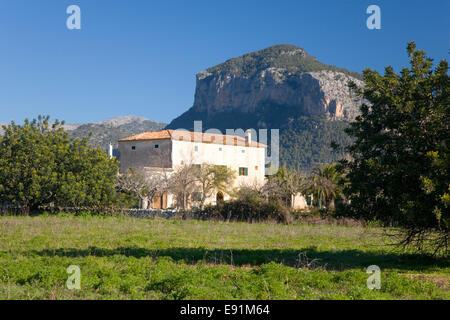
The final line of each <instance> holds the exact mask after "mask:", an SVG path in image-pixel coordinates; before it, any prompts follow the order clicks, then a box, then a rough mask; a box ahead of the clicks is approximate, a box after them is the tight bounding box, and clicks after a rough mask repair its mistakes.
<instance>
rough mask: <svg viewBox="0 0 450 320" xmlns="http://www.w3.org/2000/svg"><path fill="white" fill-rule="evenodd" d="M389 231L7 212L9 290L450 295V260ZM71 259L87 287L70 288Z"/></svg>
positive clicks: (189, 295)
mask: <svg viewBox="0 0 450 320" xmlns="http://www.w3.org/2000/svg"><path fill="white" fill-rule="evenodd" d="M388 240H389V239H388V238H387V237H385V236H384V235H383V232H382V230H381V229H378V228H363V227H341V226H330V225H316V226H313V225H307V224H295V225H277V224H246V223H221V222H202V221H195V220H163V219H154V220H146V219H134V218H125V217H72V216H64V215H60V216H41V217H0V299H449V297H450V294H449V280H450V263H449V261H448V260H445V259H443V258H440V259H434V258H430V257H428V256H422V255H416V254H413V253H403V252H401V251H400V250H399V249H397V248H396V247H393V246H392V245H390V244H389V241H388ZM70 265H78V266H79V267H80V269H81V289H80V290H69V289H67V288H66V280H67V278H68V276H69V275H68V274H67V272H66V269H67V267H68V266H70ZM369 265H378V266H379V267H380V268H381V289H380V290H369V289H368V288H367V286H366V281H367V278H368V277H369V275H368V274H367V273H366V268H367V267H368V266H369Z"/></svg>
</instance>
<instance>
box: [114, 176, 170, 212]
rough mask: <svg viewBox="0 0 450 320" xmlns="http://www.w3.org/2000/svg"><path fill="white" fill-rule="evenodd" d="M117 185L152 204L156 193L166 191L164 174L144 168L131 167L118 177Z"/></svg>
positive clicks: (143, 201)
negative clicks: (164, 188)
mask: <svg viewBox="0 0 450 320" xmlns="http://www.w3.org/2000/svg"><path fill="white" fill-rule="evenodd" d="M116 186H117V187H118V188H119V190H121V191H124V192H131V193H132V194H134V195H135V196H136V197H138V198H139V200H140V202H141V203H142V204H144V203H145V202H147V203H148V204H151V203H153V200H154V199H155V197H156V195H157V194H158V193H160V192H163V191H164V190H163V175H162V174H160V173H159V172H154V171H146V170H145V169H143V168H129V169H128V170H127V171H126V172H125V173H124V174H121V175H120V176H119V177H118V179H117V182H116ZM144 209H147V208H146V207H144Z"/></svg>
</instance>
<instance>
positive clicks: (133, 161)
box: [118, 130, 267, 208]
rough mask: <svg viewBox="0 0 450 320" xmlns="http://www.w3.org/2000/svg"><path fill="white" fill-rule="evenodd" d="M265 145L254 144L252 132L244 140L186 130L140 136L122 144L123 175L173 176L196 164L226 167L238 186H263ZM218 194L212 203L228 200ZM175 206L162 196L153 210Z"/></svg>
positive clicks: (169, 199)
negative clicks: (139, 171)
mask: <svg viewBox="0 0 450 320" xmlns="http://www.w3.org/2000/svg"><path fill="white" fill-rule="evenodd" d="M266 148H267V146H266V145H265V144H262V143H259V142H257V141H253V140H252V138H251V131H250V130H248V131H246V132H245V138H244V137H240V136H237V135H222V134H212V133H202V132H190V131H185V130H162V131H149V132H144V133H140V134H137V135H134V136H131V137H128V138H124V139H121V140H119V153H118V157H119V159H120V171H121V172H122V173H123V172H125V171H126V170H127V169H128V168H131V167H133V168H144V169H146V170H156V171H160V172H167V173H168V174H170V173H171V172H174V170H176V169H177V168H178V167H180V166H183V165H186V164H193V165H202V164H205V163H206V164H214V165H223V166H227V167H228V168H230V169H232V170H233V171H235V172H236V179H235V182H234V183H235V185H234V186H231V187H239V186H242V185H262V184H264V179H265V175H264V173H265V156H266ZM226 198H227V195H223V194H221V193H217V194H216V195H215V196H214V197H213V198H211V199H209V201H208V202H209V203H213V204H214V203H215V202H216V201H217V200H220V199H226ZM173 206H174V197H173V195H171V194H163V195H161V197H158V198H157V199H156V201H155V202H154V203H153V204H152V207H153V208H167V207H173Z"/></svg>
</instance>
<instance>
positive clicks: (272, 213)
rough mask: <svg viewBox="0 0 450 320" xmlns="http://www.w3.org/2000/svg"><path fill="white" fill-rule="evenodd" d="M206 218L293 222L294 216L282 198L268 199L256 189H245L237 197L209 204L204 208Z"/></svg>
mask: <svg viewBox="0 0 450 320" xmlns="http://www.w3.org/2000/svg"><path fill="white" fill-rule="evenodd" d="M203 217H204V218H206V219H218V220H224V221H243V222H250V223H253V222H264V221H272V222H278V223H292V222H293V220H294V218H293V216H292V214H291V212H290V211H289V209H288V208H286V207H285V206H284V205H283V203H282V202H281V201H280V200H271V201H266V200H265V199H264V198H263V197H261V196H260V195H259V194H258V193H257V192H256V191H254V192H252V191H251V190H245V191H243V192H242V193H241V194H240V195H239V196H238V198H237V199H235V200H231V201H226V202H222V203H218V204H217V205H216V206H207V207H205V209H204V210H203Z"/></svg>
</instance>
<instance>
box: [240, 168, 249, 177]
mask: <svg viewBox="0 0 450 320" xmlns="http://www.w3.org/2000/svg"><path fill="white" fill-rule="evenodd" d="M239 175H240V176H248V168H244V167H240V168H239Z"/></svg>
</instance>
